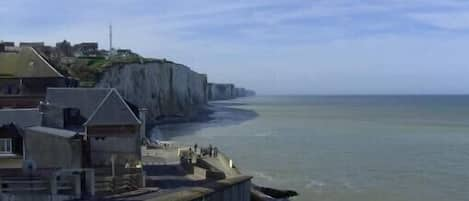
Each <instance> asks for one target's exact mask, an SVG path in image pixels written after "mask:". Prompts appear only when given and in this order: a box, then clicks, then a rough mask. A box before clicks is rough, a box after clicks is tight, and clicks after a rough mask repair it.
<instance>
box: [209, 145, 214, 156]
mask: <svg viewBox="0 0 469 201" xmlns="http://www.w3.org/2000/svg"><path fill="white" fill-rule="evenodd" d="M208 155H209V156H210V157H212V156H213V147H212V145H211V144H209V145H208Z"/></svg>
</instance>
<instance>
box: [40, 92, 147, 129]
mask: <svg viewBox="0 0 469 201" xmlns="http://www.w3.org/2000/svg"><path fill="white" fill-rule="evenodd" d="M46 102H47V103H49V104H52V105H55V106H58V107H62V108H77V109H79V110H80V114H81V115H82V116H83V117H84V118H86V119H87V121H86V122H85V124H84V125H86V126H95V125H101V126H103V125H137V124H140V120H139V119H138V118H137V117H136V116H135V114H134V113H133V112H132V110H131V109H130V108H129V106H128V105H127V103H125V101H124V99H123V98H122V97H121V95H120V94H119V92H117V90H116V89H112V88H48V89H47V95H46Z"/></svg>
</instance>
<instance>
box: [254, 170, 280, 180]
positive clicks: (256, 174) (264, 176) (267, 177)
mask: <svg viewBox="0 0 469 201" xmlns="http://www.w3.org/2000/svg"><path fill="white" fill-rule="evenodd" d="M250 173H251V175H252V176H254V178H258V179H263V180H266V181H269V182H272V181H274V177H273V176H270V175H268V174H266V173H264V172H260V171H250Z"/></svg>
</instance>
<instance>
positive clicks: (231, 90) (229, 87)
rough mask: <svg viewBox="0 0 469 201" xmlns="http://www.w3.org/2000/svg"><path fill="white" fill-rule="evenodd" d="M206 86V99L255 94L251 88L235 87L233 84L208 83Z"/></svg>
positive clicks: (227, 98)
mask: <svg viewBox="0 0 469 201" xmlns="http://www.w3.org/2000/svg"><path fill="white" fill-rule="evenodd" d="M207 88H208V89H207V97H208V100H229V99H233V98H237V97H246V96H254V95H255V94H256V93H255V92H254V91H252V90H248V89H245V88H238V87H235V85H234V84H220V83H208V87H207Z"/></svg>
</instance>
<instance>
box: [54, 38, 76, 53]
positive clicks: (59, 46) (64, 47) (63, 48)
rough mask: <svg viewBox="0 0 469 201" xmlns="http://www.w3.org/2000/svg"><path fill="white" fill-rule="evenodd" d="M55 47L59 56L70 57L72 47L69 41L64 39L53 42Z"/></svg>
mask: <svg viewBox="0 0 469 201" xmlns="http://www.w3.org/2000/svg"><path fill="white" fill-rule="evenodd" d="M55 49H56V51H57V54H58V56H60V57H72V56H73V48H72V45H71V44H70V42H68V41H66V40H64V41H62V42H58V43H56V44H55Z"/></svg>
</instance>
